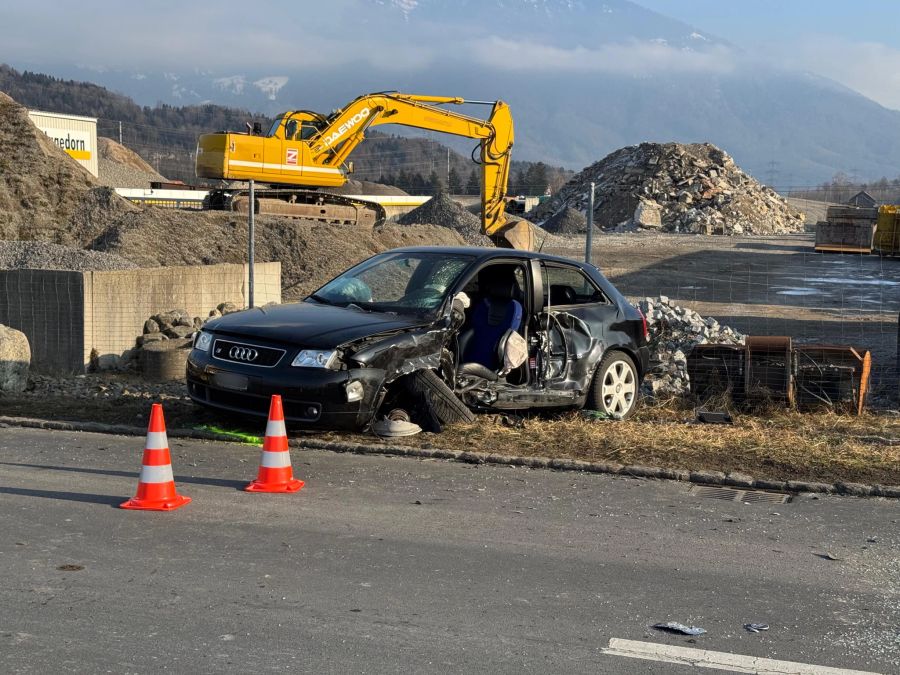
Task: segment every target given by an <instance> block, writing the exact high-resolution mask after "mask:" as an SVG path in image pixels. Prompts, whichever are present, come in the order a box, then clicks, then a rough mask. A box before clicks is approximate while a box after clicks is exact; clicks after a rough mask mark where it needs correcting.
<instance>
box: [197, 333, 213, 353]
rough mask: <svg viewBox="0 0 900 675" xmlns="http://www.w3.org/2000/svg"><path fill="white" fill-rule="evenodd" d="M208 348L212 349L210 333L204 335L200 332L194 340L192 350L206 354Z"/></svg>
mask: <svg viewBox="0 0 900 675" xmlns="http://www.w3.org/2000/svg"><path fill="white" fill-rule="evenodd" d="M210 347H212V333H206V332H204V331H202V330H201V331H199V332H198V333H197V335H196V337H195V338H194V349H199V350H200V351H201V352H208V351H209V348H210Z"/></svg>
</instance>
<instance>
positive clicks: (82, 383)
mask: <svg viewBox="0 0 900 675" xmlns="http://www.w3.org/2000/svg"><path fill="white" fill-rule="evenodd" d="M132 377H133V378H134V379H135V381H133V382H130V381H128V380H127V379H121V380H112V379H110V377H109V375H103V374H96V375H94V374H88V375H76V376H75V377H49V376H46V375H31V376H30V377H29V378H28V388H27V389H26V390H25V391H24V392H23V393H21V394H19V395H18V396H19V397H20V398H31V399H46V398H60V397H62V398H66V399H70V400H71V399H78V400H85V399H90V400H112V401H122V400H123V399H125V400H128V399H132V400H144V401H147V402H148V407H149V403H151V402H152V403H158V402H160V401H167V400H168V401H171V400H188V395H187V389H186V387H185V386H184V382H162V383H155V382H147V381H144V380H143V379H138V376H136V375H135V376H132Z"/></svg>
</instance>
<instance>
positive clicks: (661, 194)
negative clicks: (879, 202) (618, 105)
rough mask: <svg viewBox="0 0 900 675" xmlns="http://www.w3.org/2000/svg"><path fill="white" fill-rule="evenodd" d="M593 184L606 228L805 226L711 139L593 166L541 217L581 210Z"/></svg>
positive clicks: (747, 230) (649, 147) (769, 230)
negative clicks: (571, 209)
mask: <svg viewBox="0 0 900 675" xmlns="http://www.w3.org/2000/svg"><path fill="white" fill-rule="evenodd" d="M591 182H593V183H595V184H596V192H595V209H594V222H595V223H596V224H597V226H598V227H601V228H604V229H618V230H620V231H626V230H629V229H637V228H642V229H658V230H662V231H666V232H692V233H699V234H728V235H733V234H779V233H788V232H801V231H803V216H802V215H801V214H800V213H799V212H797V211H795V210H794V209H792V208H791V207H790V206H789V205H788V204H787V202H786V201H785V200H784V199H783V198H782V197H781V196H779V195H778V194H777V193H776V192H775V191H774V190H772V189H771V188H769V187H766V186H764V185H761V184H760V183H758V182H757V181H756V180H755V179H754V178H753V177H751V176H749V175H748V174H746V173H744V172H743V171H742V170H741V169H740V167H738V166H737V165H736V164H735V163H734V160H732V159H731V157H729V156H728V153H726V152H725V151H723V150H721V149H719V148H717V147H716V146H714V145H712V144H710V143H702V144H699V143H697V144H691V145H684V144H681V143H664V144H661V143H642V144H640V145H635V146H629V147H627V148H622V149H620V150H617V151H615V152H613V153H612V154H610V155H607V156H606V157H605V158H604V159H602V160H601V161H599V162H597V163H596V164H592V165H591V166H589V167H587V168H586V169H584V170H583V171H582V172H581V173H579V174H577V175H576V176H574V177H573V178H572V179H571V180H570V181H569V182H568V183H566V184H565V185H564V186H563V187H562V189H560V191H559V192H558V193H557V194H556V195H554V197H553V198H552V199H550V200H548V201H547V202H545V203H544V204H541V205H540V206H538V207H537V209H536V210H535V212H534V217H535V219H536V220H538V221H539V222H540V220H541V219H548V218H550V217H552V216H554V215H555V214H557V213H559V212H560V211H561V210H563V209H565V208H567V207H571V208H575V209H576V210H580V211H582V212H584V211H585V209H586V207H587V201H588V191H589V189H590V187H589V186H590V183H591Z"/></svg>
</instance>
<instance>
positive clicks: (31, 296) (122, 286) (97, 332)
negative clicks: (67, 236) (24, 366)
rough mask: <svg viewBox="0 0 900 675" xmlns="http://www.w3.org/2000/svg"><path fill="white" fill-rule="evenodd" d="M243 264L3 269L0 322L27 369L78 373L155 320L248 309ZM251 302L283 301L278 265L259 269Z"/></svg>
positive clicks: (131, 341) (130, 343)
mask: <svg viewBox="0 0 900 675" xmlns="http://www.w3.org/2000/svg"><path fill="white" fill-rule="evenodd" d="M248 271H249V266H248V265H204V266H198V267H160V268H152V269H136V270H116V271H102V272H74V271H58V270H0V324H4V325H7V326H10V327H12V328H15V329H17V330H20V331H22V332H23V333H25V335H27V336H28V341H29V342H30V344H31V354H32V356H31V367H32V370H33V371H35V372H39V373H44V374H72V373H83V372H84V371H85V369H86V368H87V366H88V364H89V361H90V355H91V351H92V350H94V349H96V351H97V353H98V355H99V356H100V357H101V359H103V357H108V356H120V355H121V354H122V353H123V352H125V351H127V350H129V349H131V348H133V347H134V346H135V338H136V337H137V336H138V335H140V334H141V333H142V332H143V326H144V322H145V321H146V320H147V319H148V318H149V317H150V316H152V315H153V314H158V313H159V312H164V311H168V310H171V309H184V310H187V312H188V313H189V314H190V315H191V316H200V317H206V316H207V315H208V314H209V312H210V310H211V309H214V308H215V307H216V305H218V304H219V303H222V302H231V303H234V304H235V305H237V306H238V307H246V306H247V304H248V297H247V289H248V278H247V277H248ZM254 282H255V289H254V302H255V304H256V305H264V304H266V303H268V302H281V263H279V262H272V263H258V264H256V266H255V273H254Z"/></svg>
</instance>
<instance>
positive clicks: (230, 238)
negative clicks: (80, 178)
mask: <svg viewBox="0 0 900 675" xmlns="http://www.w3.org/2000/svg"><path fill="white" fill-rule="evenodd" d="M256 232H257V235H256V260H257V261H259V262H267V261H280V262H281V285H282V289H283V298H284V299H285V300H295V299H298V298H301V297H303V296H305V295H306V294H308V293H309V292H310V291H312V290H314V289H315V288H317V287H318V286H319V285H321V284H322V283H324V282H325V281H327V280H328V279H330V278H331V277H333V276H335V275H336V274H338V273H339V272H341V271H343V270H344V269H345V268H347V267H349V266H350V265H351V264H353V263H356V262H359V261H360V260H363V259H364V258H367V257H369V256H371V255H373V254H375V253H379V252H381V251H385V250H387V249H389V248H396V247H399V246H426V245H430V246H459V245H461V244H462V243H463V241H462V239H461V238H460V236H459V235H458V234H456V233H455V232H453V231H452V230H448V229H447V228H442V227H435V226H426V225H419V226H414V227H401V226H398V225H386V226H384V227H381V228H377V229H375V230H373V231H371V232H366V231H364V230H358V229H353V228H349V227H347V226H344V225H325V224H320V223H310V222H308V221H298V220H291V219H286V218H272V217H260V218H258V219H257V221H256ZM92 248H95V249H97V250H101V251H108V252H111V253H116V254H118V255H121V256H123V257H125V258H128V259H129V260H132V261H134V262H136V263H138V264H139V265H141V266H142V267H160V266H161V267H165V266H170V265H208V264H215V263H243V262H245V261H246V258H247V223H246V221H245V220H244V219H243V218H236V217H235V215H234V214H232V213H215V212H207V213H188V212H178V211H172V210H169V209H159V208H148V209H145V210H141V211H138V212H137V213H132V214H126V215H124V216H123V217H121V218H120V219H119V220H118V222H116V223H114V224H113V225H112V226H111V227H110V228H109V229H108V230H107V231H106V232H104V233H103V234H102V235H101V236H100V237H98V238H97V239H96V240H95V241H94V242H93V245H92Z"/></svg>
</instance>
